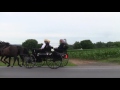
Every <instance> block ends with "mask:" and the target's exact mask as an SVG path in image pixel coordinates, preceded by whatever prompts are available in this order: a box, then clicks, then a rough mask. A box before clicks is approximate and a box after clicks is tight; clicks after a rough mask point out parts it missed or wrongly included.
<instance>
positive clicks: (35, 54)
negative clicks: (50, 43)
mask: <svg viewBox="0 0 120 90" xmlns="http://www.w3.org/2000/svg"><path fill="white" fill-rule="evenodd" d="M68 60H69V59H68V54H67V51H66V50H65V51H64V52H63V53H59V52H55V51H52V49H50V50H49V51H46V52H42V53H40V52H39V49H33V50H32V54H31V55H30V57H25V67H27V68H32V67H35V66H37V67H41V66H44V65H47V66H48V67H49V68H51V69H57V68H59V67H64V66H66V65H67V64H68Z"/></svg>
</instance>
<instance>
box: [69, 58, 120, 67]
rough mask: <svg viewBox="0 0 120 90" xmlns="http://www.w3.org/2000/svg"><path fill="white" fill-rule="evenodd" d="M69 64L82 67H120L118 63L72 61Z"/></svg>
mask: <svg viewBox="0 0 120 90" xmlns="http://www.w3.org/2000/svg"><path fill="white" fill-rule="evenodd" d="M69 62H71V63H73V64H75V65H77V66H81V65H83V66H84V65H92V66H114V65H119V64H117V63H107V62H100V61H95V60H80V59H70V60H69Z"/></svg>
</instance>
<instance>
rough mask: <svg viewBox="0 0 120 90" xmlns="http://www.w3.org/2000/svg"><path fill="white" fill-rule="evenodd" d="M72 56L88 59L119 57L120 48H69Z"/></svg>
mask: <svg viewBox="0 0 120 90" xmlns="http://www.w3.org/2000/svg"><path fill="white" fill-rule="evenodd" d="M68 54H69V57H70V58H79V59H87V60H103V59H109V58H119V57H120V48H105V49H104V48H103V49H87V50H68Z"/></svg>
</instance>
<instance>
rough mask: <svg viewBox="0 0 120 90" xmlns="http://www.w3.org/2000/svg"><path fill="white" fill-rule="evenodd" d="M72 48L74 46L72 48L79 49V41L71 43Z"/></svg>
mask: <svg viewBox="0 0 120 90" xmlns="http://www.w3.org/2000/svg"><path fill="white" fill-rule="evenodd" d="M73 48H74V49H80V48H81V44H80V42H78V41H76V42H75V43H74V44H73Z"/></svg>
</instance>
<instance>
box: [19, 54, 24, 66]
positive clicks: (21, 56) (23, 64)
mask: <svg viewBox="0 0 120 90" xmlns="http://www.w3.org/2000/svg"><path fill="white" fill-rule="evenodd" d="M20 58H21V60H22V66H24V58H23V56H22V55H20Z"/></svg>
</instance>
